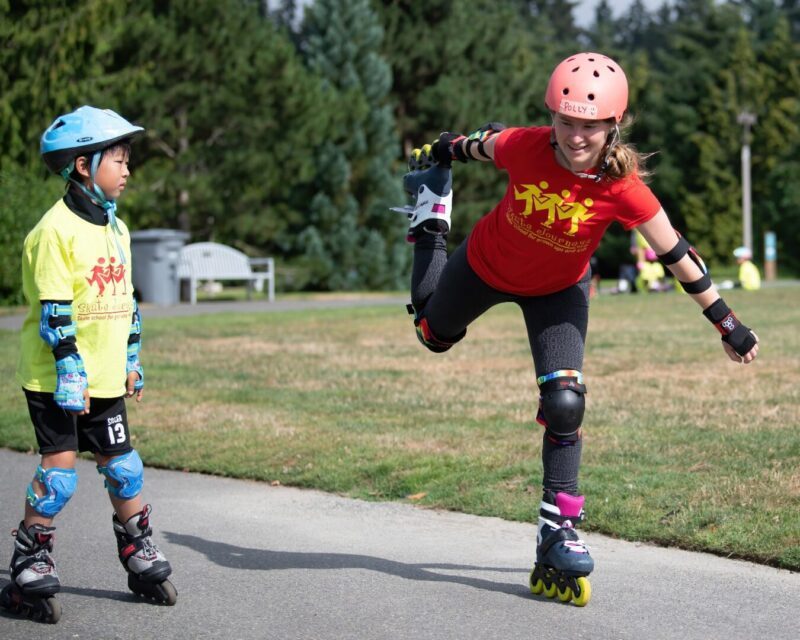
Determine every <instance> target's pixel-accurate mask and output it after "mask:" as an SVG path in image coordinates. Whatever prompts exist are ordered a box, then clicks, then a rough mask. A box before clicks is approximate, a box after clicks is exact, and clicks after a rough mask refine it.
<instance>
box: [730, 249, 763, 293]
mask: <svg viewBox="0 0 800 640" xmlns="http://www.w3.org/2000/svg"><path fill="white" fill-rule="evenodd" d="M733 255H734V257H735V258H736V262H737V263H738V264H739V281H738V282H737V283H736V285H735V286H737V287H741V288H742V289H745V290H746V291H757V290H758V289H760V288H761V274H760V273H759V272H758V267H757V266H756V265H755V264H753V252H752V251H750V249H748V248H747V247H737V248H736V249H735V250H734V252H733Z"/></svg>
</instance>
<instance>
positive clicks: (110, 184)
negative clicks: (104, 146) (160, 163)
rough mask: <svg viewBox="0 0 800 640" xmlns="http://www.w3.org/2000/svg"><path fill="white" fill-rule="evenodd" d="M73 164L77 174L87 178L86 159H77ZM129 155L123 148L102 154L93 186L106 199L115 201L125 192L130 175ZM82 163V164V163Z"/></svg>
mask: <svg viewBox="0 0 800 640" xmlns="http://www.w3.org/2000/svg"><path fill="white" fill-rule="evenodd" d="M77 160H78V161H77V162H76V163H75V164H76V168H77V169H78V171H79V173H80V174H81V175H82V176H84V177H85V178H87V181H88V178H89V171H88V158H83V157H81V158H78V159H77ZM128 160H129V154H128V151H127V150H126V149H124V148H120V147H117V148H114V149H109V150H108V151H106V152H105V153H104V154H103V158H102V160H100V165H99V166H98V167H97V173H96V174H95V177H94V181H95V184H96V185H97V186H98V187H100V188H101V189H102V190H103V193H104V194H106V198H108V199H109V200H116V199H117V198H119V196H120V194H121V193H122V192H123V191H124V190H125V185H126V183H127V181H128V176H130V175H131V172H130V170H129V169H128ZM82 161H83V162H82Z"/></svg>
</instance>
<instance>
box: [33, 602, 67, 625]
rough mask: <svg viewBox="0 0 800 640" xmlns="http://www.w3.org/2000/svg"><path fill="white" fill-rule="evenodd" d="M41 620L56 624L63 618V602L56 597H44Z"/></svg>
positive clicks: (40, 611) (40, 613)
mask: <svg viewBox="0 0 800 640" xmlns="http://www.w3.org/2000/svg"><path fill="white" fill-rule="evenodd" d="M38 618H39V620H41V621H42V622H47V623H48V624H55V623H56V622H58V621H59V620H60V619H61V603H60V602H59V601H58V600H56V599H55V598H44V599H43V600H42V601H41V609H40V610H39V615H38Z"/></svg>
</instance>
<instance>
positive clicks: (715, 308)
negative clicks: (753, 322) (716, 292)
mask: <svg viewBox="0 0 800 640" xmlns="http://www.w3.org/2000/svg"><path fill="white" fill-rule="evenodd" d="M703 315H704V316H705V317H706V318H708V319H709V320H710V321H711V322H712V323H713V325H714V326H715V327H716V328H717V331H719V332H720V333H721V334H722V341H723V342H727V343H728V344H729V345H731V347H733V350H734V351H735V352H736V353H738V354H739V355H740V356H742V357H744V356H746V355H747V354H748V353H749V352H750V349H752V348H753V347H754V346H756V339H755V337H754V336H753V332H752V331H750V328H749V327H746V326H745V325H743V324H742V323H741V322H739V319H738V318H737V317H736V316H735V315H734V314H733V311H731V310H730V308H729V307H728V305H727V304H725V301H724V300H723V299H722V298H720V299H719V300H717V301H716V302H715V303H714V304H712V305H711V306H710V307H708V309H705V310H704V311H703Z"/></svg>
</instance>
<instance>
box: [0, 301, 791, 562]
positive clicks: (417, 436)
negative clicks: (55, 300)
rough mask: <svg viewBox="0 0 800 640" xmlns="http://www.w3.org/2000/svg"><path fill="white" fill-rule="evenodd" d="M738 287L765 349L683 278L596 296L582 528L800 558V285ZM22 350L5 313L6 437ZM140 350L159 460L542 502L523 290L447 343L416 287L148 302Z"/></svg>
mask: <svg viewBox="0 0 800 640" xmlns="http://www.w3.org/2000/svg"><path fill="white" fill-rule="evenodd" d="M726 299H727V300H728V302H729V303H730V305H731V307H732V308H733V309H734V310H736V312H737V314H738V315H739V317H740V318H741V319H742V320H743V321H744V322H746V323H747V324H749V325H750V326H752V327H753V328H754V329H755V330H756V332H757V333H758V334H759V336H760V338H761V342H762V351H761V356H760V357H759V359H758V360H757V361H756V362H755V363H753V364H751V365H749V366H742V365H737V364H735V363H733V362H730V361H729V360H728V359H727V358H726V357H725V356H724V354H723V351H722V348H721V346H720V345H719V336H718V334H717V332H716V331H715V329H714V328H713V327H712V326H711V325H710V324H709V323H708V322H707V321H706V320H705V319H704V318H703V316H702V315H701V313H700V310H699V309H698V308H697V307H696V306H695V305H694V303H692V302H691V300H689V299H688V298H687V297H686V296H684V295H682V294H678V293H667V294H653V295H649V296H647V295H639V296H613V297H612V296H605V297H604V296H600V297H599V298H597V299H595V300H594V301H593V303H592V315H591V323H590V332H589V342H588V345H587V354H586V362H585V366H584V373H585V376H586V384H587V386H588V389H589V393H588V395H587V412H586V418H585V420H584V429H585V432H584V433H585V436H584V437H585V446H584V458H583V465H582V470H581V486H582V490H583V492H584V493H585V494H586V500H587V502H586V507H587V513H588V521H587V523H586V525H585V526H586V528H588V529H590V530H592V531H600V532H603V533H606V534H610V535H613V536H619V537H621V538H625V539H629V540H646V541H652V542H655V543H659V544H665V545H671V546H677V547H682V548H685V549H696V550H704V551H710V552H713V553H717V554H722V555H726V556H731V557H739V558H748V559H751V560H755V561H758V562H762V563H766V564H771V565H775V566H780V567H785V568H790V569H794V570H799V569H800V430H799V429H798V428H799V427H800V391H798V389H800V332H798V327H799V326H800V304H798V303H800V288H798V287H781V288H775V289H765V290H762V291H759V292H756V293H749V294H748V293H744V292H741V291H732V292H726ZM18 352H19V349H18V334H17V333H16V332H11V331H0V367H2V369H0V373H1V374H2V375H0V390H1V391H2V393H0V445H3V446H8V447H12V448H15V449H20V450H31V449H33V448H34V446H35V443H34V439H33V434H32V429H31V427H30V424H29V419H28V416H27V410H26V407H25V403H24V401H23V396H22V393H21V392H20V391H19V388H18V385H17V383H16V382H15V381H14V367H15V363H16V360H17V357H18ZM142 358H143V363H144V366H145V370H146V372H147V386H146V393H145V399H144V401H143V402H142V404H141V405H135V404H134V403H131V404H130V405H129V406H130V409H129V412H130V422H131V426H132V430H133V433H134V445H135V446H136V448H137V449H138V450H139V451H140V453H141V455H142V457H143V458H144V460H145V462H146V463H147V464H149V465H154V466H160V467H166V468H172V469H184V470H193V471H202V472H206V473H213V474H221V475H226V476H232V477H239V478H251V479H257V480H262V481H265V482H275V483H281V484H285V485H294V486H301V487H315V488H318V489H322V490H325V491H331V492H337V493H341V494H345V495H349V496H354V497H358V498H365V499H374V500H400V501H411V502H414V503H416V504H421V505H425V506H430V507H439V508H445V509H454V510H459V511H464V512H468V513H474V514H480V515H492V516H499V517H503V518H508V519H514V520H524V521H530V522H533V521H535V517H536V511H537V506H538V501H539V499H540V482H541V461H540V448H541V428H540V427H539V426H538V425H536V423H535V422H534V415H535V409H536V402H537V399H536V397H537V394H536V388H535V380H534V374H533V367H532V363H531V356H530V353H529V350H528V345H527V341H526V338H525V330H524V326H523V322H522V318H521V314H520V313H519V311H518V309H517V308H516V307H514V306H511V305H504V306H501V307H497V308H495V309H493V310H492V311H491V312H489V313H488V314H487V315H485V316H484V317H482V318H481V319H479V320H478V321H477V322H476V323H475V324H474V325H473V326H472V327H470V330H469V334H468V336H467V338H466V339H465V340H464V341H463V342H462V343H460V344H459V345H457V346H456V347H455V348H454V349H452V350H451V351H450V352H448V353H446V354H442V355H434V354H431V353H429V352H428V351H426V350H425V349H423V348H422V347H421V346H420V345H419V343H418V342H417V340H416V337H415V336H414V331H413V329H412V325H411V321H410V319H409V317H408V316H407V315H406V313H405V310H404V309H402V308H400V307H398V308H390V307H368V308H358V309H352V310H347V309H338V310H329V311H303V312H282V313H263V314H242V315H208V316H200V317H193V318H169V319H158V318H148V317H146V316H145V319H144V347H143V354H142ZM22 490H23V489H22V488H19V491H22ZM4 491H11V489H10V488H6V489H5V490H4Z"/></svg>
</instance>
